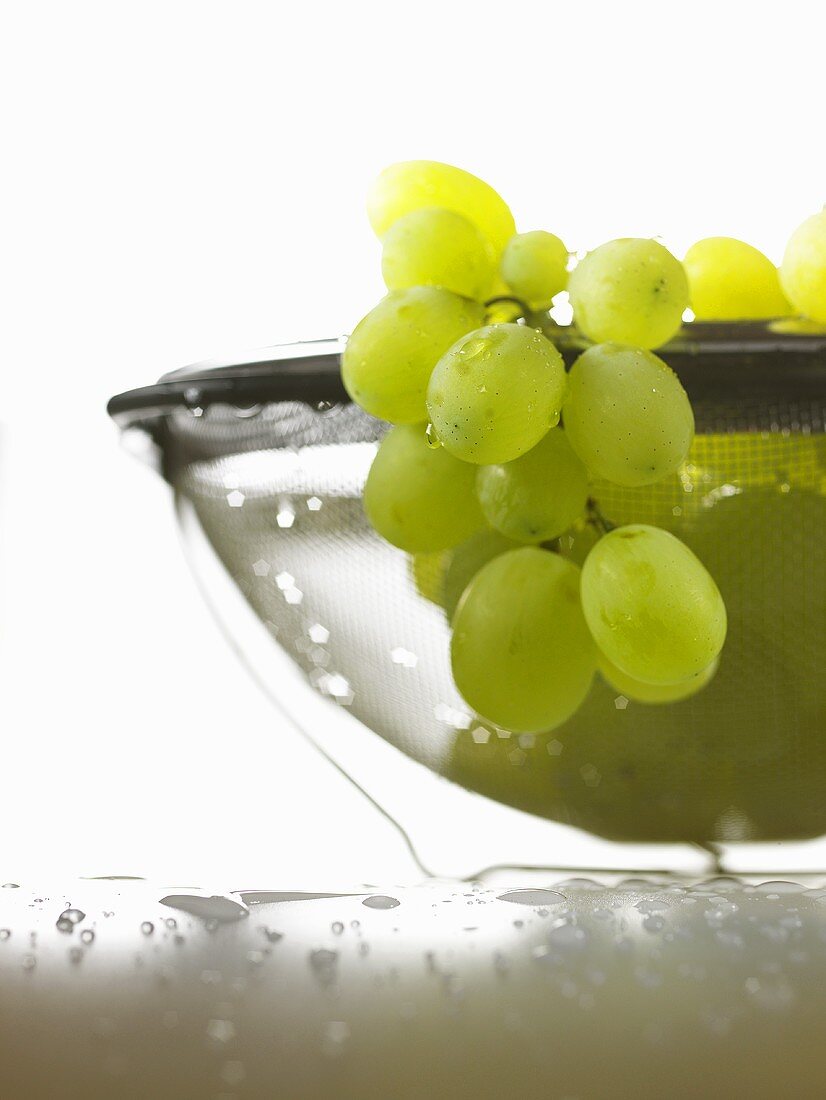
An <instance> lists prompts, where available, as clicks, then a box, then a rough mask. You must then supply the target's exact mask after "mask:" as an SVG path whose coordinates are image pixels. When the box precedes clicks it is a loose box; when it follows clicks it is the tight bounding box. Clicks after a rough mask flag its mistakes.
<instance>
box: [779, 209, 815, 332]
mask: <svg viewBox="0 0 826 1100" xmlns="http://www.w3.org/2000/svg"><path fill="white" fill-rule="evenodd" d="M780 282H781V283H782V284H783V290H784V291H785V292H786V296H787V297H788V299H789V301H790V302H791V303H792V305H793V306H794V308H795V309H797V310H799V311H800V312H801V313H803V314H805V316H806V317H809V318H811V320H813V321H821V322H822V323H823V324H826V207H824V209H823V210H821V211H820V213H819V214H812V216H811V218H807V219H806V221H805V222H803V224H802V225H799V226H798V227H797V229H795V231H794V233H792V235H791V237H790V238H789V243H788V244H787V245H786V251H785V253H784V255H783V263H782V264H781V265H780Z"/></svg>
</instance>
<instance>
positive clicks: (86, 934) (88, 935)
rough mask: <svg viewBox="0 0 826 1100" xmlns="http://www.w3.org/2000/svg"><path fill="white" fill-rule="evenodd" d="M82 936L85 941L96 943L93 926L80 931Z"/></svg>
mask: <svg viewBox="0 0 826 1100" xmlns="http://www.w3.org/2000/svg"><path fill="white" fill-rule="evenodd" d="M80 938H81V940H82V941H83V943H94V942H95V933H94V932H93V931H92V929H91V928H84V929H83V931H82V932H81V933H80Z"/></svg>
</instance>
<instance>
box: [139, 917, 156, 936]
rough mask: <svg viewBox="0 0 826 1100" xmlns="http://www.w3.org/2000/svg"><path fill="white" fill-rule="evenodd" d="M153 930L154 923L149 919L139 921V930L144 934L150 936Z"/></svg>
mask: <svg viewBox="0 0 826 1100" xmlns="http://www.w3.org/2000/svg"><path fill="white" fill-rule="evenodd" d="M154 931H155V925H154V924H153V923H152V921H151V920H145V921H143V922H142V923H141V932H143V934H144V936H151V935H152V933H153V932H154Z"/></svg>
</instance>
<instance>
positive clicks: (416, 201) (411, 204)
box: [367, 160, 516, 252]
mask: <svg viewBox="0 0 826 1100" xmlns="http://www.w3.org/2000/svg"><path fill="white" fill-rule="evenodd" d="M424 206H438V207H441V208H442V209H444V210H454V211H455V212H456V213H457V214H462V215H463V216H464V217H465V218H467V219H468V221H470V222H473V224H474V225H475V226H476V228H477V229H478V230H479V231H480V232H481V233H483V234H484V235H485V237H486V238H487V239H488V240H489V241H490V243H491V244H492V245H493V247H494V249H495V250H496V251H497V252H501V250H502V249H503V248H504V247H505V245H506V244H507V243H508V241H509V239H510V238H511V237H512V236H513V234H514V233H515V232H516V226H515V225H514V221H513V215H512V214H511V212H510V210H508V208H507V206H506V204H505V202H504V201H503V199H501V198H500V197H499V195H497V193H496V192H495V191H494V190H493V188H492V187H490V186H488V184H486V183H484V182H483V181H482V180H480V179H478V178H477V177H476V176H472V175H471V174H470V172H465V171H463V170H462V169H461V168H454V167H453V165H451V164H440V163H439V162H438V161H434V160H407V161H402V162H401V163H399V164H391V165H390V166H389V167H388V168H385V169H384V171H383V172H382V173H381V175H380V176H379V177H378V179H377V180H376V181H375V183H374V184H373V186H372V187H371V188H370V193H369V195H368V197H367V216H368V217H369V219H370V224H371V226H372V227H373V231H374V232H375V233H376V236H378V237H383V236H384V234H385V233H386V232H387V230H388V229H389V228H390V226H391V225H393V223H394V222H395V221H397V220H398V219H399V218H400V217H402V215H404V214H409V213H410V211H411V210H420V209H421V208H422V207H424Z"/></svg>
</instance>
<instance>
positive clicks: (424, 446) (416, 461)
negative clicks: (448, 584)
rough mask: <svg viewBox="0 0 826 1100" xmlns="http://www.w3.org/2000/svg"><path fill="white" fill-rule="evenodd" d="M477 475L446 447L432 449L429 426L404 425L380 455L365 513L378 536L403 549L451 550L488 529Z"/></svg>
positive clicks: (393, 431) (369, 479) (392, 434)
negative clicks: (477, 492)
mask: <svg viewBox="0 0 826 1100" xmlns="http://www.w3.org/2000/svg"><path fill="white" fill-rule="evenodd" d="M475 474H476V471H475V470H474V469H473V467H472V466H468V465H466V464H465V463H464V462H459V461H458V459H455V458H453V456H452V455H450V454H448V453H447V451H445V450H444V448H442V447H437V448H435V449H434V448H433V447H431V446H430V445H429V444H428V442H427V439H426V438H425V430H424V425H423V424H400V425H398V426H397V427H395V428H391V430H390V431H389V432H388V433H387V435H386V436H385V437H384V439H383V440H382V442H381V445H380V446H379V449H378V451H377V452H376V457H375V458H374V460H373V465H372V466H371V467H370V472H369V474H368V475H367V482H366V484H365V486H364V510H365V512H366V513H367V518H368V519H369V520H370V522H371V524H372V525H373V527H374V528H375V529H376V530H377V531H378V533H379V534H380V535H381V536H382V537H383V538H385V539H387V541H388V542H390V543H392V544H393V545H394V546H398V547H399V549H400V550H407V551H408V552H409V553H419V552H421V551H432V550H446V549H447V548H448V547H449V546H456V545H458V543H460V542H463V541H464V540H465V539H466V538H467V537H468V536H469V535H471V534H472V533H473V532H474V531H477V530H478V529H479V528H480V527H483V526H484V523H485V521H484V518H483V516H482V512H481V509H480V507H479V502H478V500H477V499H476V493H475V492H474V479H475Z"/></svg>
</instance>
